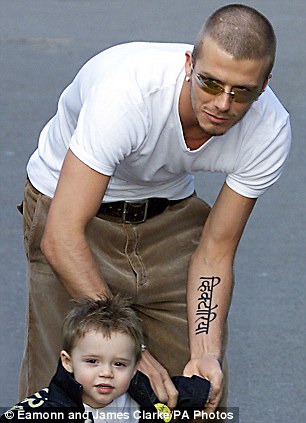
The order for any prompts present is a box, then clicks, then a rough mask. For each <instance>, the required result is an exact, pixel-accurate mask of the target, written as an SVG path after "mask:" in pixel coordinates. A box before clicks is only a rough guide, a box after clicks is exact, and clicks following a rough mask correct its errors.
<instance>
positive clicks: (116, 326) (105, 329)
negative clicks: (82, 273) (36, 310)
mask: <svg viewBox="0 0 306 423" xmlns="http://www.w3.org/2000/svg"><path fill="white" fill-rule="evenodd" d="M75 302H76V306H75V307H74V308H73V309H72V310H71V311H70V313H69V314H68V315H67V317H66V318H65V320H64V324H63V329H62V335H63V349H64V350H65V351H67V352H68V354H70V353H71V351H72V349H73V347H74V346H75V343H76V341H77V340H78V339H80V338H82V337H83V336H85V334H86V333H87V332H88V331H90V330H95V331H97V332H100V333H101V332H102V333H103V335H104V336H106V337H108V338H110V337H111V335H112V333H114V332H120V333H124V334H126V335H129V336H131V338H132V339H133V340H134V342H135V356H136V362H137V361H139V360H140V358H141V349H142V344H143V333H142V328H141V322H140V320H139V318H138V317H137V315H136V313H135V311H134V310H133V309H132V308H131V304H130V301H129V300H128V299H126V298H122V297H121V296H119V295H115V296H114V297H112V298H110V297H102V296H101V297H99V298H98V299H92V298H88V297H85V298H81V299H79V300H75Z"/></svg>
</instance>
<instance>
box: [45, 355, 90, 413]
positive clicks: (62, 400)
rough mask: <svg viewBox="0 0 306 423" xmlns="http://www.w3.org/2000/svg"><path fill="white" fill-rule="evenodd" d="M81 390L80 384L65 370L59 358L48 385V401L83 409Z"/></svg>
mask: <svg viewBox="0 0 306 423" xmlns="http://www.w3.org/2000/svg"><path fill="white" fill-rule="evenodd" d="M82 391H83V387H82V385H81V384H80V383H78V382H77V381H76V380H75V379H74V378H73V376H72V375H71V373H69V372H67V370H66V369H65V368H64V367H63V365H62V363H61V360H59V362H58V366H57V371H56V373H55V375H54V376H53V378H52V380H51V382H50V385H49V401H54V402H57V403H58V404H59V406H61V405H62V406H65V407H67V406H68V407H80V408H82V409H84V406H83V401H82Z"/></svg>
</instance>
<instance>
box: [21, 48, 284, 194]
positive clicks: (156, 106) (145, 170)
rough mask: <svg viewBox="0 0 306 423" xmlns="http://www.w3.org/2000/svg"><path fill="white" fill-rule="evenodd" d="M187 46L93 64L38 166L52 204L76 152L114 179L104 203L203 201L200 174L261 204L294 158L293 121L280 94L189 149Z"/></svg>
mask: <svg viewBox="0 0 306 423" xmlns="http://www.w3.org/2000/svg"><path fill="white" fill-rule="evenodd" d="M186 50H192V46H191V45H187V44H167V43H165V44H162V43H144V42H139V43H138V42H136V43H128V44H123V45H119V46H116V47H113V48H111V49H108V50H106V51H104V52H102V53H100V54H98V55H97V56H95V57H94V58H92V59H91V60H90V61H89V62H87V63H86V64H85V65H84V67H83V68H82V69H81V70H80V72H79V73H78V75H77V76H76V78H75V79H74V81H73V82H72V83H71V84H70V85H69V86H68V87H67V88H66V90H65V91H64V92H63V94H62V96H61V97H60V100H59V104H58V111H57V114H56V115H55V116H54V117H53V118H52V119H51V121H50V122H49V123H48V124H47V125H46V126H45V128H44V129H43V131H42V133H41V135H40V138H39V144H38V149H37V150H36V151H35V152H34V154H33V155H32V157H31V159H30V161H29V164H28V168H27V171H28V175H29V178H30V180H31V182H32V184H33V185H34V186H35V187H36V188H37V189H38V190H39V191H41V192H42V193H44V194H46V195H48V196H50V197H52V196H53V194H54V191H55V188H56V185H57V180H58V177H59V173H60V170H61V167H62V163H63V160H64V157H65V155H66V153H67V150H68V148H70V149H71V150H72V152H73V153H74V154H75V155H76V156H77V157H78V158H79V159H80V160H81V161H82V162H84V163H85V164H86V165H88V166H89V167H91V168H92V169H95V170H96V171H98V172H100V173H103V174H105V175H108V176H111V180H110V183H109V186H108V188H107V191H106V194H105V197H104V201H107V202H108V201H117V200H124V199H126V200H128V199H130V200H131V199H141V198H147V197H167V198H169V199H179V198H184V197H187V196H188V195H191V194H192V192H193V191H194V178H193V174H194V173H195V172H197V171H210V172H223V173H225V174H226V175H227V176H226V182H227V184H228V186H229V187H230V188H232V189H233V190H234V191H236V192H238V193H239V194H241V195H244V196H246V197H251V198H257V197H258V196H259V195H261V194H262V193H263V192H264V191H265V190H266V189H267V188H268V187H269V186H271V185H272V184H273V183H274V182H275V181H276V180H277V179H278V178H279V176H280V174H281V170H282V167H283V164H284V162H285V160H286V157H287V155H288V153H289V149H290V142H291V129H290V122H289V115H288V113H287V111H286V110H285V109H284V108H283V106H282V105H281V104H280V102H279V100H278V99H277V98H276V96H275V95H274V93H273V92H272V90H271V89H270V88H267V89H266V91H265V92H264V93H263V94H262V95H261V96H260V97H259V99H258V101H255V102H254V103H253V104H252V106H251V108H250V109H249V111H248V112H247V113H246V115H245V116H244V117H243V119H242V120H241V121H240V122H238V123H237V124H236V125H235V126H233V127H232V128H231V129H230V130H229V131H228V132H226V134H224V135H222V136H215V137H211V139H210V140H209V141H208V142H206V143H205V144H204V145H203V146H201V147H200V148H199V149H197V150H193V151H190V150H189V149H188V147H187V146H186V143H185V140H184V136H183V131H182V126H181V122H180V117H179V112H178V104H179V95H180V91H181V87H182V84H183V80H184V77H185V71H184V63H185V52H186Z"/></svg>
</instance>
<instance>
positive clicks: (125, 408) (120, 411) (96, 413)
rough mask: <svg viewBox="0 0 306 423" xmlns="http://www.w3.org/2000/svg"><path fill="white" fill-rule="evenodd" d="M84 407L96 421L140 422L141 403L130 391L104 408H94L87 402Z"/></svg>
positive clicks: (105, 422)
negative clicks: (138, 402) (134, 398)
mask: <svg viewBox="0 0 306 423" xmlns="http://www.w3.org/2000/svg"><path fill="white" fill-rule="evenodd" d="M84 407H85V411H86V412H88V413H92V416H93V418H94V423H138V421H139V415H140V411H139V405H138V404H137V402H136V401H134V400H133V398H132V397H131V396H130V395H129V394H128V393H125V394H123V395H121V396H120V397H118V398H116V399H115V400H114V401H112V402H111V404H109V405H107V406H106V407H103V408H92V407H90V406H89V405H87V404H84ZM85 421H86V420H85ZM88 423H89V419H88Z"/></svg>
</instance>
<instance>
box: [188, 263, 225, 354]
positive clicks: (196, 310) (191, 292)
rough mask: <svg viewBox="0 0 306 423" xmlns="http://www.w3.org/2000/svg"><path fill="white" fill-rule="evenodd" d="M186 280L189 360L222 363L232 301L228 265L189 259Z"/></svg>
mask: <svg viewBox="0 0 306 423" xmlns="http://www.w3.org/2000/svg"><path fill="white" fill-rule="evenodd" d="M188 279H189V280H188V287H187V307H188V322H189V339H190V353H191V358H200V357H203V356H205V355H211V356H214V357H216V358H218V360H220V361H222V358H223V353H224V342H223V341H224V340H223V335H224V329H225V325H226V320H227V316H228V310H229V307H230V303H231V297H232V287H233V271H232V263H231V261H226V260H224V262H223V263H218V264H215V265H213V264H207V263H205V262H200V259H199V258H196V257H193V259H192V260H191V263H190V268H189V278H188Z"/></svg>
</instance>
